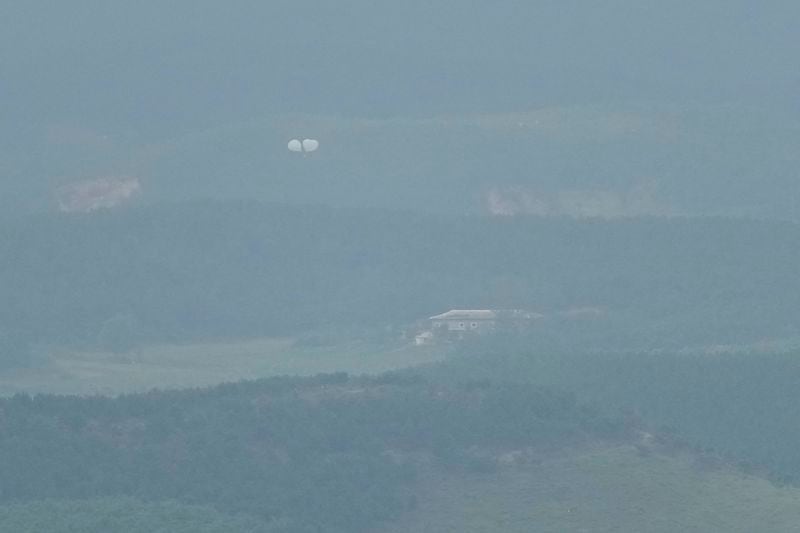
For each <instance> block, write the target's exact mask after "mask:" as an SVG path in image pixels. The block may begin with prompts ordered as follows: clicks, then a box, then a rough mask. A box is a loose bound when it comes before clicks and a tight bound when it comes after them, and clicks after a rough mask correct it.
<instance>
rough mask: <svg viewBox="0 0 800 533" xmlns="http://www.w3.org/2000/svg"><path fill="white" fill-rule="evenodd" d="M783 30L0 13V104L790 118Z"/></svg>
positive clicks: (515, 14) (563, 7) (166, 112)
mask: <svg viewBox="0 0 800 533" xmlns="http://www.w3.org/2000/svg"><path fill="white" fill-rule="evenodd" d="M798 21H800V3H798V2H795V1H790V0H787V1H773V2H753V1H740V0H704V1H700V2H698V1H685V0H676V1H670V2H663V1H645V0H627V1H621V0H612V1H604V2H590V1H583V2H577V1H572V2H565V1H563V0H559V1H529V0H528V1H505V2H499V3H491V4H489V3H486V2H478V1H468V0H457V1H456V0H440V1H437V2H418V1H411V2H393V3H389V2H371V1H366V0H343V1H339V2H329V1H321V0H310V1H306V2H281V3H279V2H255V1H250V2H244V1H241V2H225V3H223V2H210V1H208V0H198V1H191V2H189V1H180V2H169V3H166V4H165V3H164V2H101V1H95V2H87V1H78V2H21V1H19V2H4V3H3V4H2V6H0V62H2V64H1V66H2V70H0V76H2V78H0V82H2V88H3V92H4V94H3V100H4V101H3V104H2V105H3V106H6V107H7V108H8V109H6V111H11V112H12V113H13V114H14V116H17V117H19V116H26V117H29V118H32V119H34V120H36V119H41V120H53V119H60V120H64V119H70V118H74V117H83V118H84V119H87V118H91V120H94V121H97V122H101V123H106V124H109V123H110V124H125V123H127V122H144V123H147V122H148V121H155V120H157V121H158V122H159V123H161V122H162V121H163V122H165V123H168V124H170V125H172V126H175V127H181V126H187V125H190V124H192V123H195V122H203V121H208V120H211V121H213V120H215V119H222V118H223V117H229V116H231V115H248V114H252V113H259V112H269V113H273V112H286V111H302V112H312V113H314V112H324V113H344V114H351V113H352V114H362V115H363V114H366V115H397V114H404V113H417V114H434V113H447V112H464V111H470V112H474V111H478V110H516V109H519V108H531V107H537V106H541V105H546V104H553V103H570V102H579V103H582V102H587V101H588V102H596V101H615V100H630V99H635V100H651V99H657V100H690V101H720V100H721V101H741V100H746V101H751V102H752V101H754V102H759V103H763V104H770V105H775V104H778V105H791V106H792V109H793V110H796V105H795V104H794V99H795V93H796V92H797V89H800V74H798V69H797V63H798V61H797V55H796V50H797V49H800V37H798V34H797V32H796V28H797V22H798ZM151 125H152V124H151ZM165 125H166V124H165ZM4 127H7V126H4Z"/></svg>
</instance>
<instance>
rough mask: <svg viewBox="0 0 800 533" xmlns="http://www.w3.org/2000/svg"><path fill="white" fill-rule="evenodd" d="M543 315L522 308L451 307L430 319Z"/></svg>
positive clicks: (533, 317) (541, 316)
mask: <svg viewBox="0 0 800 533" xmlns="http://www.w3.org/2000/svg"><path fill="white" fill-rule="evenodd" d="M543 317H544V315H541V314H539V313H533V312H531V311H525V310H522V309H503V310H497V309H451V310H450V311H447V312H446V313H442V314H441V315H435V316H432V317H430V320H498V319H503V320H510V319H514V320H535V319H539V318H543Z"/></svg>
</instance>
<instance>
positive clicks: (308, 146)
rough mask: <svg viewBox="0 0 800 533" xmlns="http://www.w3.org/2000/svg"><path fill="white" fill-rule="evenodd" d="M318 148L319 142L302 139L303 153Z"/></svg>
mask: <svg viewBox="0 0 800 533" xmlns="http://www.w3.org/2000/svg"><path fill="white" fill-rule="evenodd" d="M317 148H319V141H318V140H316V139H303V151H305V152H313V151H314V150H316V149H317Z"/></svg>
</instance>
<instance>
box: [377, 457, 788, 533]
mask: <svg viewBox="0 0 800 533" xmlns="http://www.w3.org/2000/svg"><path fill="white" fill-rule="evenodd" d="M407 531H415V532H417V533H433V532H436V533H451V532H452V533H456V532H458V533H473V532H474V533H479V532H480V533H485V532H487V531H497V532H503V533H517V532H519V533H523V532H524V533H528V532H530V531H537V532H542V533H546V532H553V533H563V532H585V533H589V532H591V533H610V532H630V533H638V532H648V533H662V532H663V533H674V532H677V531H680V532H698V533H699V532H706V533H708V532H725V533H737V532H741V533H753V532H756V531H758V532H765V533H766V532H781V533H785V532H791V531H800V490H798V489H795V488H779V487H776V486H774V485H772V484H770V483H769V482H768V481H766V480H763V479H761V478H757V477H750V476H745V475H743V474H741V473H739V472H736V471H734V470H731V469H727V468H719V469H709V468H708V467H703V466H701V465H699V464H698V463H697V460H696V459H691V458H689V457H683V456H676V457H671V456H667V455H661V454H657V455H651V456H647V457H642V456H640V455H639V454H638V453H637V451H636V450H635V448H634V447H633V446H621V447H613V448H605V449H596V450H592V451H588V452H586V451H584V452H581V453H572V454H566V455H564V456H561V457H553V458H550V459H545V460H543V461H541V462H540V463H538V464H527V465H513V466H506V467H503V468H502V469H500V470H499V471H498V472H496V473H491V474H454V473H450V474H447V473H443V472H441V471H437V470H433V469H432V470H431V471H429V472H428V473H427V474H426V475H425V476H424V479H423V480H422V482H421V488H420V491H419V493H418V508H417V510H416V511H415V512H413V513H411V514H409V515H407V516H406V517H405V518H404V519H403V520H402V521H401V522H399V523H397V524H393V525H392V526H390V527H387V528H385V529H383V530H381V532H380V533H400V532H407Z"/></svg>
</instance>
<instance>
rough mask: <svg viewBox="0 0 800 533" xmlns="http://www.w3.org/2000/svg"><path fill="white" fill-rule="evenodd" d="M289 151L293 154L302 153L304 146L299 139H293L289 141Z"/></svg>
mask: <svg viewBox="0 0 800 533" xmlns="http://www.w3.org/2000/svg"><path fill="white" fill-rule="evenodd" d="M289 150H291V151H292V152H302V151H303V144H302V143H301V142H300V141H298V140H297V139H292V140H291V141H289Z"/></svg>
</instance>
